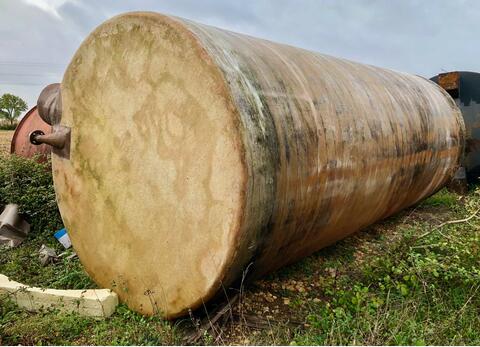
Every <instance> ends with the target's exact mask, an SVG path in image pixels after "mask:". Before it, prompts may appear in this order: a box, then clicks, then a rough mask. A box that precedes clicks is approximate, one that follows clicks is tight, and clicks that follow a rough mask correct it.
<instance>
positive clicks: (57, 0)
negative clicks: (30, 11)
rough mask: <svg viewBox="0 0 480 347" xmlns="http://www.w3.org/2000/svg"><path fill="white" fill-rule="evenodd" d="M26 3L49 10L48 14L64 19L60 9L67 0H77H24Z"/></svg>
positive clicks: (71, 0)
mask: <svg viewBox="0 0 480 347" xmlns="http://www.w3.org/2000/svg"><path fill="white" fill-rule="evenodd" d="M23 1H24V2H25V3H26V4H28V5H31V6H36V7H38V8H39V9H41V10H43V11H45V12H47V13H48V14H50V15H52V16H54V17H56V18H58V19H62V16H61V15H60V13H58V9H59V8H60V7H62V6H63V5H64V4H65V3H67V2H74V1H75V0H23Z"/></svg>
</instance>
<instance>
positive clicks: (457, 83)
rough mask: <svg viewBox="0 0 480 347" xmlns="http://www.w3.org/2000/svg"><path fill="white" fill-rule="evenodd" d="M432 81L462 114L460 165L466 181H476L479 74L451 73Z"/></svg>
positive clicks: (479, 154) (479, 139)
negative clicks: (462, 143)
mask: <svg viewBox="0 0 480 347" xmlns="http://www.w3.org/2000/svg"><path fill="white" fill-rule="evenodd" d="M432 81H434V82H435V83H438V84H439V85H440V86H441V87H442V88H444V89H445V90H446V91H447V92H448V93H449V94H450V96H451V97H452V98H454V100H455V102H456V103H457V106H458V107H459V108H460V111H461V112H462V116H463V119H464V122H465V129H466V134H465V138H466V149H465V156H464V158H463V160H462V165H463V166H464V167H465V170H466V173H467V179H468V181H470V182H473V181H478V178H479V177H480V73H477V72H471V71H452V72H446V73H442V74H439V75H437V76H434V77H432Z"/></svg>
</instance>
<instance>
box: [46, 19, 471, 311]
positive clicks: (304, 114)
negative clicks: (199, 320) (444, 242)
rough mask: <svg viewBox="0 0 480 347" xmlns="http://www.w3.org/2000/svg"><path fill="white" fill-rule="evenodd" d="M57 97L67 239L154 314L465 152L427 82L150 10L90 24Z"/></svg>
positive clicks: (126, 296)
mask: <svg viewBox="0 0 480 347" xmlns="http://www.w3.org/2000/svg"><path fill="white" fill-rule="evenodd" d="M61 94H62V99H61V101H62V116H61V121H60V123H59V124H54V129H55V127H63V129H69V130H70V131H71V138H70V148H69V153H68V155H56V154H55V153H54V154H53V155H52V158H53V172H54V182H55V189H56V193H57V198H58V203H59V208H60V211H61V214H62V217H63V219H64V222H65V225H66V227H67V229H68V231H69V235H70V238H71V240H72V243H73V245H74V247H75V250H76V252H77V254H78V255H79V257H80V259H81V261H82V263H83V265H84V266H85V268H86V270H87V271H88V273H89V274H90V275H91V276H92V278H93V279H94V280H95V281H96V282H97V283H98V284H99V285H101V286H105V287H108V288H112V289H114V290H115V291H116V292H117V293H118V294H119V296H120V298H121V300H123V301H124V302H126V303H127V304H128V305H129V306H130V307H131V308H133V309H135V310H137V311H139V312H142V313H144V314H154V313H158V312H159V313H161V314H162V315H164V316H165V317H168V318H174V317H178V316H181V315H184V314H186V313H187V312H188V310H189V309H195V308H197V307H199V306H201V305H202V303H203V302H205V301H207V300H208V299H210V298H212V297H213V296H214V295H215V294H216V293H218V292H219V291H221V288H222V286H223V287H228V286H229V285H232V284H233V283H235V281H236V280H238V279H239V278H241V277H242V276H247V277H248V276H250V277H251V278H255V277H256V276H261V275H263V274H265V273H267V272H270V271H273V270H275V269H277V268H279V267H280V266H283V265H285V264H289V263H292V262H294V261H296V260H298V259H300V258H302V257H305V256H307V255H309V254H311V253H312V252H315V251H316V250H318V249H320V248H322V247H325V246H327V245H330V244H332V243H333V242H335V241H337V240H339V239H341V238H344V237H346V236H347V235H349V234H351V233H353V232H355V231H358V230H359V229H361V228H364V227H366V226H368V225H369V224H372V223H374V222H376V221H378V220H380V219H382V218H385V217H387V216H389V215H391V214H393V213H395V212H398V211H399V210H401V209H403V208H406V207H408V206H411V205H413V204H415V203H417V202H419V201H420V200H421V199H423V198H425V197H427V196H429V195H431V194H432V193H434V192H436V191H437V190H438V189H440V188H441V187H443V186H444V184H445V183H446V182H447V181H448V180H449V179H450V177H451V176H452V175H453V173H454V172H455V170H456V168H457V166H458V162H459V159H460V156H461V153H462V149H463V139H464V125H463V120H462V118H461V116H460V113H459V110H458V108H457V106H456V105H455V103H454V101H453V100H452V99H451V97H450V96H449V95H448V94H447V93H446V92H445V91H444V90H442V89H441V88H439V87H438V86H437V85H436V84H435V83H433V82H431V81H429V80H426V79H424V78H421V77H418V76H413V75H409V74H406V73H400V72H394V71H390V70H386V69H381V68H377V67H373V66H367V65H362V64H358V63H354V62H351V61H347V60H342V59H337V58H333V57H330V56H325V55H322V54H318V53H313V52H309V51H306V50H303V49H298V48H294V47H290V46H286V45H281V44H277V43H273V42H269V41H265V40H261V39H257V38H253V37H249V36H245V35H241V34H236V33H232V32H228V31H224V30H221V29H217V28H213V27H209V26H205V25H200V24H196V23H193V22H191V21H187V20H183V19H179V18H174V17H168V16H164V15H161V14H156V13H130V14H125V15H121V16H118V17H115V18H113V19H111V20H109V21H107V22H105V23H104V24H102V25H101V26H99V27H98V28H97V29H96V30H95V31H94V32H93V33H91V34H90V36H89V37H88V38H87V39H86V40H85V41H84V42H83V44H82V45H81V47H80V48H79V49H78V50H77V52H76V54H75V55H74V57H73V59H72V61H71V63H70V65H69V67H68V69H67V71H66V73H65V75H64V78H63V81H62V85H61Z"/></svg>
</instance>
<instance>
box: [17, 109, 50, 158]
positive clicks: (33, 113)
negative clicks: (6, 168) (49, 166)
mask: <svg viewBox="0 0 480 347" xmlns="http://www.w3.org/2000/svg"><path fill="white" fill-rule="evenodd" d="M50 128H51V127H50V125H48V124H47V123H45V122H44V121H43V120H42V118H40V116H39V115H38V111H37V107H36V106H35V107H33V108H32V109H30V110H29V111H28V112H27V113H26V114H25V116H24V117H23V118H22V120H21V121H20V123H18V126H17V128H16V129H15V132H14V134H13V137H12V142H11V146H10V153H12V154H15V155H18V156H21V157H25V158H32V157H33V156H35V155H38V156H39V160H40V161H44V160H45V159H46V157H47V155H48V154H50V152H51V147H49V146H47V145H45V144H42V145H39V146H35V145H33V144H31V143H30V141H29V135H30V133H31V132H32V131H35V130H41V131H43V132H44V133H45V134H48V133H50V132H51V130H50Z"/></svg>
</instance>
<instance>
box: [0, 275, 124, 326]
mask: <svg viewBox="0 0 480 347" xmlns="http://www.w3.org/2000/svg"><path fill="white" fill-rule="evenodd" d="M0 297H9V298H10V299H11V300H12V301H14V302H16V303H17V305H18V306H19V307H22V308H25V309H26V310H28V311H38V310H41V309H46V308H56V309H59V310H60V311H63V312H77V313H79V314H81V315H84V316H93V317H109V316H110V315H111V314H112V313H113V312H114V311H115V307H116V306H117V305H118V297H117V294H115V293H114V292H112V291H111V290H109V289H86V290H60V289H42V288H37V287H29V286H26V285H24V284H21V283H18V282H15V281H11V280H9V278H8V277H7V276H5V275H0Z"/></svg>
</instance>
